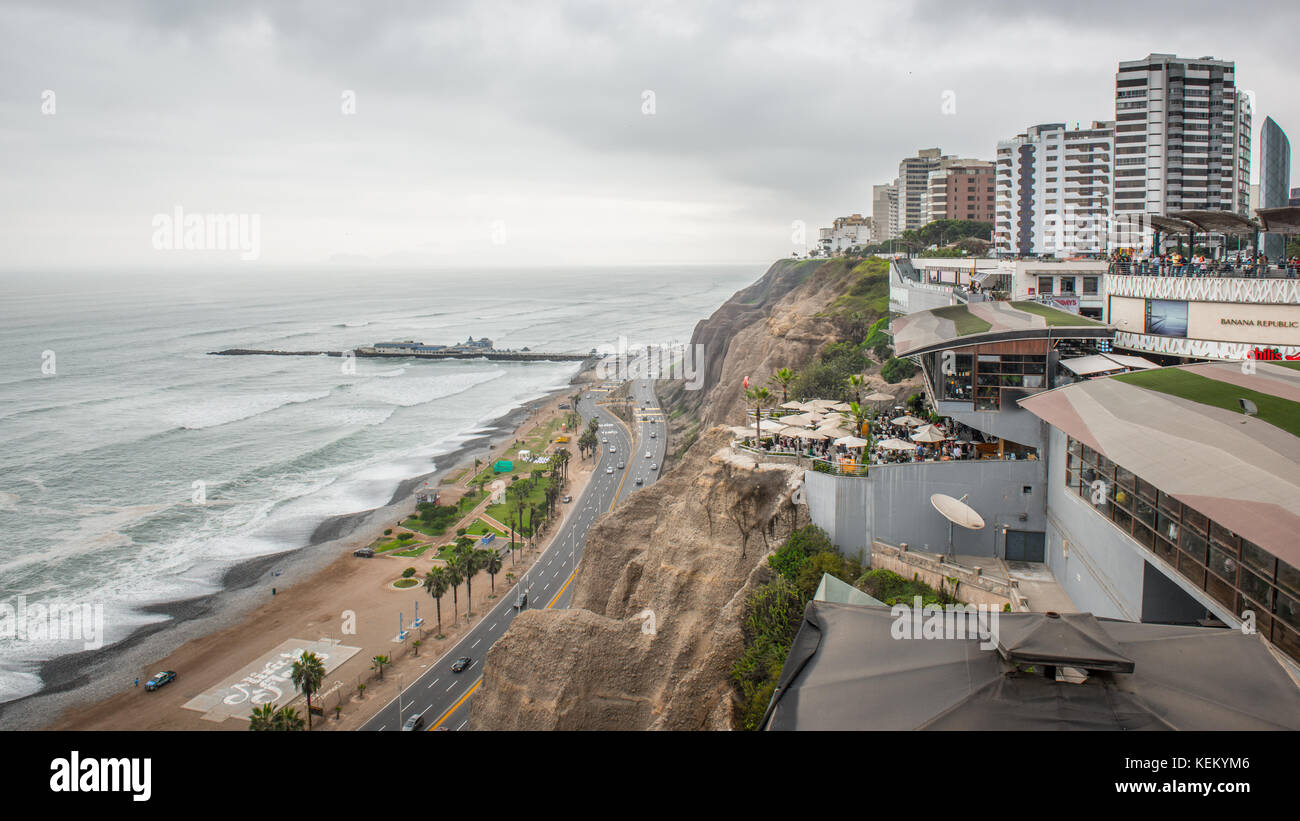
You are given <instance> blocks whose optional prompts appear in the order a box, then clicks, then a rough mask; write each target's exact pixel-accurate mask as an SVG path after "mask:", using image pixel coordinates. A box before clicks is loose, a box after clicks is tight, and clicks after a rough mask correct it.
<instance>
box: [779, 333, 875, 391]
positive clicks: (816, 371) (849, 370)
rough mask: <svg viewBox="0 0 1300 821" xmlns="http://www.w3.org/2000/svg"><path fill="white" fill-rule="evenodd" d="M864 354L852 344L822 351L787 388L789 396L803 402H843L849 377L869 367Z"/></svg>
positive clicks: (838, 345) (828, 347)
mask: <svg viewBox="0 0 1300 821" xmlns="http://www.w3.org/2000/svg"><path fill="white" fill-rule="evenodd" d="M870 364H871V363H870V361H869V360H868V359H867V355H866V354H865V353H863V352H862V351H861V350H860V349H859V348H858V346H857V345H854V344H853V343H851V342H835V343H832V344H830V345H828V346H826V349H825V350H824V351H822V353H821V355H820V356H818V357H817V358H816V359H815V360H813V362H812V363H811V364H809V365H808V366H807V367H805V368H804V370H803V372H802V373H800V374H799V376H798V377H797V378H796V379H795V381H794V383H793V384H792V385H791V386H790V395H791V396H793V397H796V398H798V399H800V400H804V399H845V398H847V395H848V391H847V388H846V386H847V384H848V378H849V377H850V376H853V375H854V374H861V373H862V372H863V371H865V370H866V369H867V367H868V366H869V365H870Z"/></svg>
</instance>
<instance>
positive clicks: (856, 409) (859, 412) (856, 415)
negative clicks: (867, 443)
mask: <svg viewBox="0 0 1300 821" xmlns="http://www.w3.org/2000/svg"><path fill="white" fill-rule="evenodd" d="M849 413H851V414H853V419H854V422H855V428H854V429H855V430H856V431H857V433H856V434H855V435H858V436H861V435H862V423H863V422H865V421H866V420H867V416H868V415H870V413H871V412H870V411H869V410H867V409H866V408H865V407H863V406H862V405H860V404H858V403H857V402H850V403H849ZM869 435H870V434H868V436H869Z"/></svg>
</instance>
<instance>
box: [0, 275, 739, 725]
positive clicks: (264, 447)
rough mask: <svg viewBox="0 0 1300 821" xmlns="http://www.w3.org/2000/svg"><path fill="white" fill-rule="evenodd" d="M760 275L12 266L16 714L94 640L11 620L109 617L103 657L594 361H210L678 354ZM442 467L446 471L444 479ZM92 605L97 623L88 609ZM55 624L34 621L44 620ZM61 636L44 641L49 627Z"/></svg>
mask: <svg viewBox="0 0 1300 821" xmlns="http://www.w3.org/2000/svg"><path fill="white" fill-rule="evenodd" d="M761 274H762V269H761V267H758V266H753V265H741V266H700V267H690V266H672V267H635V268H602V269H592V268H582V269H529V270H516V271H507V270H465V271H450V270H444V271H434V272H419V271H413V270H396V271H389V272H382V273H381V272H375V271H338V270H333V269H331V270H329V271H326V272H320V271H308V270H296V271H279V272H272V273H268V272H265V271H256V272H254V271H250V270H247V269H235V270H231V271H220V272H205V273H201V274H195V273H190V272H186V273H179V272H178V273H175V274H157V273H151V274H143V273H126V272H119V273H111V274H110V273H104V274H90V273H52V274H41V275H34V274H33V275H24V274H9V275H7V276H4V278H2V279H0V283H3V294H4V295H3V303H2V306H3V307H0V349H2V350H3V351H4V352H5V355H4V356H3V357H0V533H3V535H4V538H3V540H0V703H3V702H7V701H12V700H14V699H18V698H22V697H24V696H27V695H30V694H33V693H37V692H39V691H41V689H42V687H43V686H44V682H43V681H42V678H41V667H42V664H43V663H45V662H48V661H50V660H52V659H57V658H59V657H60V656H63V655H65V654H72V653H76V652H79V651H81V650H83V649H85V642H84V640H77V639H72V640H65V639H62V638H60V637H59V636H58V635H54V636H47V635H42V634H41V631H40V630H38V629H32V628H30V627H29V628H28V629H26V630H23V629H16V627H15V624H14V619H13V618H10V621H9V625H8V629H6V623H5V616H6V613H7V612H8V611H6V610H5V606H6V605H8V606H9V607H10V608H12V609H13V611H14V612H15V613H16V612H18V611H19V610H20V605H21V606H22V607H25V608H26V611H25V612H27V613H29V614H30V613H39V612H40V611H39V609H37V608H40V607H45V608H49V609H50V610H51V611H52V610H53V609H55V608H58V607H61V606H63V605H69V604H72V605H77V606H79V607H85V606H88V605H91V606H95V607H102V612H103V614H104V617H103V625H104V633H105V636H104V639H105V644H106V645H111V644H112V643H114V642H120V641H122V640H123V639H125V638H127V637H128V636H130V635H131V634H132V633H134V632H136V631H138V630H140V629H141V628H146V627H148V626H150V625H151V624H152V625H155V626H156V625H157V623H158V622H160V621H165V620H166V619H168V618H169V617H168V616H167V615H165V614H162V613H160V612H157V608H153V609H152V610H148V611H147V610H145V608H146V607H147V606H149V605H158V604H160V603H165V602H177V601H182V600H186V599H192V598H195V597H200V596H206V595H209V594H212V593H215V592H219V591H220V588H221V584H222V578H223V575H224V574H225V573H226V571H227V570H228V569H229V568H231V567H232V566H234V565H237V564H239V563H241V562H245V561H247V560H249V559H253V558H256V557H259V556H269V555H273V554H280V553H283V552H284V551H286V550H291V549H296V548H301V547H304V546H306V545H307V544H308V542H309V540H310V538H311V536H312V534H313V532H314V531H316V529H317V528H318V527H320V525H321V524H322V523H323V522H325V521H326V520H327V519H330V518H331V517H336V516H340V515H344V514H349V513H356V512H359V511H365V510H370V509H373V508H376V507H381V506H383V505H385V504H388V502H389V500H390V498H391V497H392V495H393V494H394V492H395V491H396V489H397V488H398V487H399V485H401V484H402V483H403V482H404V481H409V480H410V479H411V478H412V477H416V476H421V475H424V474H427V473H429V472H431V471H433V470H435V469H437V468H438V467H439V465H438V460H439V457H440V456H443V457H449V454H451V453H452V452H453V451H455V449H456V448H457V446H458V445H460V444H462V443H464V442H466V441H467V440H469V439H471V438H473V437H475V436H476V435H477V434H481V433H482V432H483V431H484V430H485V429H486V427H485V426H487V425H489V424H490V423H491V422H492V420H494V419H498V418H499V417H501V416H503V415H504V414H506V413H508V412H510V411H511V410H512V409H517V408H519V407H520V406H522V405H525V404H527V403H529V402H530V401H533V400H535V399H538V398H540V397H542V396H543V395H545V394H547V393H549V392H551V391H553V390H555V389H558V388H561V387H563V386H564V385H566V384H568V382H569V380H570V379H571V378H572V376H573V375H574V374H575V373H576V372H577V370H578V367H579V363H577V362H535V363H533V362H530V363H515V362H491V361H487V360H454V361H438V362H434V361H423V360H415V359H387V358H385V359H366V358H361V359H357V360H355V366H356V367H355V371H356V372H355V374H349V373H345V372H344V368H343V367H342V365H343V360H341V359H340V358H336V357H324V356H321V357H274V356H210V355H209V352H211V351H217V350H222V349H226V348H236V347H238V348H267V349H280V350H342V349H350V348H354V347H357V346H360V345H369V344H372V343H374V342H380V341H388V340H407V339H414V340H418V341H422V342H426V343H430V344H452V343H458V342H462V341H464V340H465V339H466V338H467V337H470V336H473V337H475V338H480V337H488V338H490V339H491V340H492V341H493V343H494V345H495V346H496V347H498V348H514V349H519V348H523V347H528V348H530V349H531V350H533V351H546V352H557V353H559V352H563V353H586V352H587V351H589V350H590V349H592V348H594V347H597V346H599V345H616V344H617V343H618V339H619V337H625V338H626V339H627V340H628V343H629V344H630V345H638V344H647V343H652V344H670V343H674V342H680V343H685V342H686V341H688V340H689V338H690V334H691V330H692V329H693V327H694V325H695V323H696V322H697V321H698V320H699V319H701V318H703V317H706V316H708V315H709V314H710V313H711V312H712V311H713V310H714V309H715V308H717V307H718V306H719V305H721V304H722V302H724V301H725V300H726V299H727V298H728V297H729V296H731V294H732V293H734V292H735V291H736V290H738V289H740V288H743V287H745V286H746V285H749V284H750V283H752V282H753V281H754V280H755V279H757V278H758V277H759V276H760V275H761ZM446 466H449V465H444V467H446ZM87 612H89V611H87ZM35 621H39V619H35ZM45 632H50V631H48V630H47V631H45Z"/></svg>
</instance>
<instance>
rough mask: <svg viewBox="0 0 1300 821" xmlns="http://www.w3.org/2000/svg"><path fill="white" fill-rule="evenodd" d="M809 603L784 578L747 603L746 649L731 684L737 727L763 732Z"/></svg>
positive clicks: (769, 583) (742, 627)
mask: <svg viewBox="0 0 1300 821" xmlns="http://www.w3.org/2000/svg"><path fill="white" fill-rule="evenodd" d="M807 603H808V599H807V597H806V596H804V595H803V594H802V593H801V592H800V591H799V589H798V588H797V587H795V585H794V584H793V583H791V582H790V581H789V580H788V579H786V577H785V576H782V575H777V576H776V577H775V578H773V579H772V581H770V582H768V583H767V584H765V585H763V586H762V587H760V588H759V589H758V590H755V591H754V592H753V593H751V594H749V598H747V599H746V600H745V615H744V620H743V621H742V622H741V632H742V633H743V635H744V637H745V649H744V651H743V652H742V653H741V654H740V658H739V659H737V660H736V663H735V665H733V666H732V668H731V682H732V685H733V686H734V687H735V690H736V702H737V710H736V723H737V724H738V725H739V726H740V727H742V728H743V729H746V730H757V729H758V728H759V722H761V721H762V719H763V712H764V711H765V710H766V709H767V703H768V701H770V700H771V698H772V691H773V690H774V689H775V688H776V682H777V680H778V679H779V678H780V677H781V668H782V666H783V665H784V664H785V657H786V655H787V654H788V653H789V652H790V643H791V642H793V641H794V634H795V633H797V632H798V631H799V625H800V624H801V623H802V621H803V611H804V607H805V606H806V605H807Z"/></svg>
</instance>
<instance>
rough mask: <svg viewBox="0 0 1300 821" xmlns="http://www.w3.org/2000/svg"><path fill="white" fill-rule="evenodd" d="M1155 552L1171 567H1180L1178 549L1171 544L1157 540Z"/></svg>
mask: <svg viewBox="0 0 1300 821" xmlns="http://www.w3.org/2000/svg"><path fill="white" fill-rule="evenodd" d="M1155 551H1156V555H1157V556H1159V557H1160V558H1162V559H1164V560H1165V561H1166V562H1168V563H1169V564H1170V566H1171V567H1177V566H1178V548H1176V547H1174V546H1173V545H1172V544H1170V543H1169V542H1167V541H1165V540H1164V539H1160V538H1157V539H1156V546H1155Z"/></svg>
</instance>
